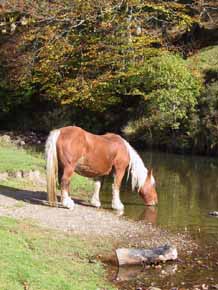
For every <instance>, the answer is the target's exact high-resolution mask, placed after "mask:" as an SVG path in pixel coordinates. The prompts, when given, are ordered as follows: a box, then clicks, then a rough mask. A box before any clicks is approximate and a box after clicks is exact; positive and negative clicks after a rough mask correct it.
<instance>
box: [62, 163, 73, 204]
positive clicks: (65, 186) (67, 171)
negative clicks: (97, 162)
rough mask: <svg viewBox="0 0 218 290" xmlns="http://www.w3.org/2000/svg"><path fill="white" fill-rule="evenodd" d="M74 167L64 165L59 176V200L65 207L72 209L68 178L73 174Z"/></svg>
mask: <svg viewBox="0 0 218 290" xmlns="http://www.w3.org/2000/svg"><path fill="white" fill-rule="evenodd" d="M73 171H74V168H72V167H71V166H68V167H65V168H64V170H63V175H62V178H61V202H62V205H63V206H64V207H66V208H69V209H73V208H74V201H73V200H72V199H71V198H70V196H69V188H70V178H71V176H72V175H73Z"/></svg>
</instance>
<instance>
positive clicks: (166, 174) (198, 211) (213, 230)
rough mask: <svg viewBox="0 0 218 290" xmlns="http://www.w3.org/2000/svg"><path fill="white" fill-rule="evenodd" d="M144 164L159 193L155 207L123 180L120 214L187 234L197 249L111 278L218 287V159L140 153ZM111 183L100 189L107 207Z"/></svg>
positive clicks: (123, 283) (134, 283) (127, 283)
mask: <svg viewBox="0 0 218 290" xmlns="http://www.w3.org/2000/svg"><path fill="white" fill-rule="evenodd" d="M140 156H141V157H142V159H143V161H144V163H145V166H146V167H147V168H150V167H152V168H153V173H154V176H155V179H156V184H157V192H158V197H159V205H158V207H145V206H144V204H143V201H142V200H141V198H140V197H139V196H138V194H136V193H132V192H131V190H130V187H129V186H127V185H126V184H125V182H124V186H123V188H122V192H121V200H122V201H123V203H124V205H125V212H124V215H125V216H127V217H128V218H131V219H134V220H136V221H138V220H141V221H144V222H145V223H149V224H152V225H153V226H158V227H161V228H164V229H167V230H169V231H173V232H176V233H178V232H179V233H188V235H190V236H191V238H192V239H193V240H194V241H195V242H196V243H197V244H198V245H199V247H198V250H196V251H193V252H192V251H190V255H188V256H186V257H182V259H181V260H180V261H178V262H177V263H175V262H174V263H167V264H166V265H158V266H153V267H148V268H147V269H143V270H142V267H131V268H128V269H119V271H118V272H117V273H116V277H114V280H115V281H116V284H117V285H118V286H120V287H121V289H139V290H143V289H146V287H149V286H151V285H152V286H154V287H160V288H161V289H174V290H175V289H196V290H197V289H202V290H207V289H218V217H215V216H210V215H209V214H208V213H209V212H211V211H218V159H217V158H215V157H213V158H208V157H199V156H184V155H176V154H167V153H159V152H141V153H140ZM110 187H111V182H110V183H106V184H105V185H104V188H103V192H102V196H101V199H102V201H103V205H104V207H110V202H111V189H110Z"/></svg>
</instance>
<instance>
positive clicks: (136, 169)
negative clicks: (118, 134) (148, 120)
mask: <svg viewBox="0 0 218 290" xmlns="http://www.w3.org/2000/svg"><path fill="white" fill-rule="evenodd" d="M123 141H124V144H125V145H126V148H127V151H128V153H129V157H130V162H129V169H128V176H129V172H131V176H132V190H134V189H135V188H141V187H143V185H144V183H145V180H146V177H147V174H148V170H147V168H146V167H145V166H144V163H143V161H142V159H141V157H140V156H139V155H138V153H137V152H136V151H135V149H133V148H132V146H131V145H130V144H129V143H128V142H127V141H126V140H125V139H123Z"/></svg>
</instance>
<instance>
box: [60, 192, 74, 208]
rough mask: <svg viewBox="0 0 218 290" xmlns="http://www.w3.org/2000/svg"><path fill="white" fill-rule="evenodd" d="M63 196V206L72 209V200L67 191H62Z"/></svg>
mask: <svg viewBox="0 0 218 290" xmlns="http://www.w3.org/2000/svg"><path fill="white" fill-rule="evenodd" d="M62 196H63V201H62V204H63V206H64V207H66V208H69V209H71V210H72V209H74V205H75V204H74V201H73V200H72V199H71V198H70V197H69V195H68V192H67V191H66V190H64V191H63V193H62Z"/></svg>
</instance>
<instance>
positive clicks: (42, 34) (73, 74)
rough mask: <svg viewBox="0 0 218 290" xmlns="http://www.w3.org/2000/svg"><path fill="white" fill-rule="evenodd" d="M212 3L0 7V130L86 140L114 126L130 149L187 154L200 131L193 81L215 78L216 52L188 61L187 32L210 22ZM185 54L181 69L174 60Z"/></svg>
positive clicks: (77, 0)
mask: <svg viewBox="0 0 218 290" xmlns="http://www.w3.org/2000/svg"><path fill="white" fill-rule="evenodd" d="M214 3H215V2H214ZM214 3H213V1H209V0H208V1H206V2H204V4H205V5H201V4H200V3H199V1H195V0H188V1H185V0H181V1H180V0H179V1H170V0H168V1H163V0H157V1H149V0H147V1H140V0H124V1H112V0H110V1H94V2H93V1H91V0H88V1H86V2H84V1H81V0H74V1H69V0H65V1H59V0H57V1H47V0H42V1H29V0H24V1H20V2H19V1H18V2H17V1H14V0H7V1H5V3H4V5H2V6H0V8H1V7H3V8H2V13H1V14H0V66H1V67H2V69H1V71H0V110H1V112H2V113H1V114H0V122H1V124H2V127H4V128H10V129H11V128H19V129H36V130H40V131H44V132H48V131H49V130H50V129H52V128H54V127H62V126H65V125H69V124H77V125H79V126H82V127H84V128H86V129H88V130H91V131H93V132H96V133H103V132H105V131H114V132H118V133H120V132H121V128H123V127H124V130H123V131H124V132H125V134H126V136H129V138H133V139H134V140H135V141H140V140H143V142H144V140H145V139H146V143H147V144H148V143H152V144H156V145H160V146H165V145H166V146H168V145H169V146H172V147H175V146H176V147H177V146H179V147H181V148H191V147H193V148H194V147H195V146H196V144H200V141H199V139H198V138H200V137H199V136H201V134H200V133H199V132H200V128H199V126H203V122H201V120H200V119H201V115H199V114H200V111H196V108H201V104H200V100H201V98H197V97H198V95H199V93H200V90H201V82H202V83H206V84H209V83H211V82H214V81H215V80H217V78H218V73H217V71H218V70H217V61H216V60H217V47H210V48H206V49H204V50H202V51H199V53H198V51H195V50H194V49H195V48H196V47H198V45H199V43H198V42H197V41H196V43H194V41H195V36H196V35H194V33H195V31H197V30H196V27H198V28H199V29H200V27H202V26H200V25H202V23H205V22H208V21H209V22H210V20H211V19H215V18H216V17H215V16H216V11H217V8H216V5H215V4H214ZM214 5H215V6H214ZM214 15H215V16H214ZM214 17H215V18H214ZM207 18H208V19H209V20H208V19H207ZM214 23H215V22H214ZM213 25H214V24H213ZM188 35H189V37H187V36H188ZM186 37H187V38H188V39H189V40H191V42H189V43H188V44H187V43H186V42H185V40H184V39H185V38H186ZM183 40H184V42H183ZM186 41H187V40H186ZM200 45H201V44H200ZM203 45H205V43H203ZM178 46H179V47H178ZM187 46H188V47H189V48H187ZM192 49H193V52H194V56H192V57H190V58H189V59H188V60H187V64H188V66H187V65H186V64H185V61H183V60H182V59H181V58H180V57H179V55H175V52H176V53H177V54H178V51H181V52H182V53H181V55H185V52H184V51H189V53H190V52H192ZM15 60H16V61H15ZM198 102H199V104H198ZM14 120H16V122H15V121H14ZM198 146H199V145H198Z"/></svg>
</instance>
